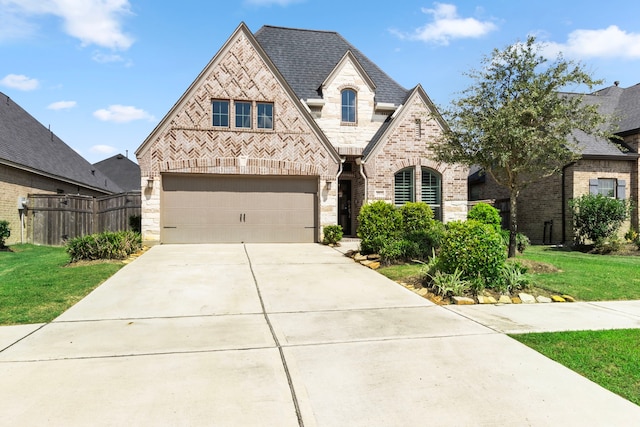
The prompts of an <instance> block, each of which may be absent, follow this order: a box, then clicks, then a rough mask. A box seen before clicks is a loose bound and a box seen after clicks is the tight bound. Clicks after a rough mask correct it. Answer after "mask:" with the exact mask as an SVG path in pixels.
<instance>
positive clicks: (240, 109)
mask: <svg viewBox="0 0 640 427" xmlns="http://www.w3.org/2000/svg"><path fill="white" fill-rule="evenodd" d="M235 105H236V127H237V128H247V129H250V128H251V103H250V102H236V103H235Z"/></svg>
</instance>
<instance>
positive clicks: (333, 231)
mask: <svg viewBox="0 0 640 427" xmlns="http://www.w3.org/2000/svg"><path fill="white" fill-rule="evenodd" d="M322 234H324V237H323V238H322V243H324V244H325V245H335V244H336V243H338V242H339V241H340V240H342V236H343V232H342V226H341V225H325V226H324V228H323V229H322Z"/></svg>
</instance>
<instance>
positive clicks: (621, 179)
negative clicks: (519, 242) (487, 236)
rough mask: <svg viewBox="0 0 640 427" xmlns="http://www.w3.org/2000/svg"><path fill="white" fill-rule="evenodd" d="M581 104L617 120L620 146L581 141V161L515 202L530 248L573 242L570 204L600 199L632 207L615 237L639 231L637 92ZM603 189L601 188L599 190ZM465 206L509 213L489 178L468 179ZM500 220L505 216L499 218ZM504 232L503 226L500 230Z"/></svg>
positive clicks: (602, 94) (603, 95)
mask: <svg viewBox="0 0 640 427" xmlns="http://www.w3.org/2000/svg"><path fill="white" fill-rule="evenodd" d="M586 102H594V103H598V104H599V105H600V108H601V111H602V112H603V113H605V114H614V115H615V116H617V117H620V118H621V120H620V122H619V125H618V126H619V128H618V131H617V132H616V134H617V135H618V136H619V137H620V138H621V140H620V141H615V143H612V142H611V141H605V140H599V139H596V138H592V137H587V136H582V137H580V138H579V142H580V144H581V146H582V147H583V151H582V153H581V154H582V156H581V158H580V159H579V160H578V161H576V162H573V163H570V164H568V165H566V166H565V167H564V168H563V169H562V171H560V172H559V173H557V174H555V175H553V176H551V177H548V178H546V179H544V180H542V181H540V182H537V183H535V184H532V185H530V186H529V187H527V188H525V189H524V190H523V191H522V192H521V193H520V197H519V199H518V230H519V231H520V232H522V233H524V234H525V235H527V237H529V239H531V241H532V242H534V243H552V244H565V243H571V242H572V241H573V239H574V233H573V218H572V215H571V212H570V209H569V206H568V202H569V200H571V199H573V198H576V197H580V196H582V195H585V194H589V193H593V194H597V193H601V194H605V193H607V194H608V195H610V196H612V197H616V198H620V199H626V200H629V201H631V203H632V205H633V206H635V208H634V209H633V211H632V215H631V218H630V220H629V221H628V222H627V223H626V224H623V226H622V228H621V230H620V234H624V233H625V232H626V231H627V230H628V229H629V227H633V228H635V229H638V222H639V217H638V209H637V206H638V200H639V199H638V196H639V194H638V186H639V182H638V167H639V156H638V143H639V141H640V109H638V106H640V86H639V85H636V86H632V87H630V88H626V89H623V88H620V87H619V86H618V85H617V84H616V85H614V86H612V87H609V88H605V89H603V90H600V91H598V92H595V93H593V94H590V95H587V100H586ZM603 186H605V187H604V188H603ZM469 194H470V200H472V201H474V200H487V201H494V202H495V203H496V207H498V208H503V209H505V208H506V209H508V203H507V202H508V199H509V192H508V191H507V189H506V188H504V187H501V186H499V185H498V184H497V183H496V182H495V181H493V180H492V179H491V177H489V176H486V175H482V174H481V171H476V172H475V173H474V174H472V175H470V177H469ZM503 218H508V215H506V214H503ZM503 225H505V226H508V224H507V223H505V224H503Z"/></svg>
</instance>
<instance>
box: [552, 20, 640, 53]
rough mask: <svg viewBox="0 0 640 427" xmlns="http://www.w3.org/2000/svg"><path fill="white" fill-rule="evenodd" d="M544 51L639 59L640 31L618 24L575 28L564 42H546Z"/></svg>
mask: <svg viewBox="0 0 640 427" xmlns="http://www.w3.org/2000/svg"><path fill="white" fill-rule="evenodd" d="M543 52H544V53H545V55H548V56H556V55H557V54H558V53H559V52H562V54H563V55H564V56H565V57H568V58H577V59H589V58H604V59H614V58H619V59H639V58H640V33H632V32H627V31H624V30H621V29H620V28H618V26H616V25H611V26H609V27H607V28H605V29H597V30H584V29H579V30H574V31H572V32H571V33H570V34H569V36H568V37H567V41H566V42H564V43H554V42H549V43H546V44H545V46H544V48H543Z"/></svg>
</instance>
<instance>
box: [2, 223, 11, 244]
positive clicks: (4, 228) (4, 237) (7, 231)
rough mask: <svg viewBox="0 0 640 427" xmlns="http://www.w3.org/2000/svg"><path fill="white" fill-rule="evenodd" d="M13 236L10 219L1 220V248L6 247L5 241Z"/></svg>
mask: <svg viewBox="0 0 640 427" xmlns="http://www.w3.org/2000/svg"><path fill="white" fill-rule="evenodd" d="M10 236H11V228H10V227H9V221H6V220H2V221H0V249H4V248H5V247H6V246H5V242H6V241H7V239H8V238H9V237H10Z"/></svg>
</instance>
